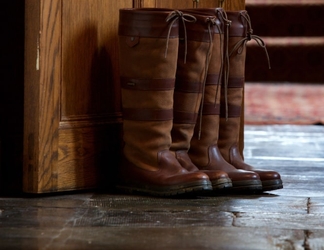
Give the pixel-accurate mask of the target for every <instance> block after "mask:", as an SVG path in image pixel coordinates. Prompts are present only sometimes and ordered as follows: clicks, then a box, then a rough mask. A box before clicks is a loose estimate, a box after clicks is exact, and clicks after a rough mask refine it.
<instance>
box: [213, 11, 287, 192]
mask: <svg viewBox="0 0 324 250" xmlns="http://www.w3.org/2000/svg"><path fill="white" fill-rule="evenodd" d="M227 16H228V19H229V20H231V22H232V23H231V26H230V29H229V35H228V52H229V67H228V69H227V70H228V71H226V72H227V75H226V76H225V78H226V80H225V82H224V83H225V86H223V88H222V94H221V119H220V128H219V142H218V145H219V149H220V151H221V153H222V155H223V157H224V158H225V160H226V161H228V162H229V163H230V164H232V165H233V166H234V167H236V168H237V169H244V170H250V171H253V172H255V173H257V174H258V175H259V176H260V179H261V181H262V190H263V191H267V190H274V189H280V188H282V187H283V185H282V181H281V179H280V175H279V173H277V172H275V171H270V170H257V169H254V168H253V167H252V166H250V165H248V164H246V163H245V162H244V160H243V156H242V155H241V152H240V150H239V145H240V126H244V124H241V115H242V114H243V108H242V103H243V97H244V96H243V91H244V90H243V89H244V75H245V56H246V43H247V42H248V41H250V40H251V39H255V40H256V41H257V42H258V44H259V45H260V46H261V47H263V48H264V49H265V52H266V48H265V44H264V42H263V41H262V39H261V38H260V37H258V36H255V35H253V34H252V27H251V21H250V18H249V16H248V13H247V11H245V10H243V11H238V12H227Z"/></svg>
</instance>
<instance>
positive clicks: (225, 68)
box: [215, 9, 232, 120]
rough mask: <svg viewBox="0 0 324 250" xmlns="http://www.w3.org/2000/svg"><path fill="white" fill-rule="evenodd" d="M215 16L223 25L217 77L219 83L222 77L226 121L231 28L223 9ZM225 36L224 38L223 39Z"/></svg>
mask: <svg viewBox="0 0 324 250" xmlns="http://www.w3.org/2000/svg"><path fill="white" fill-rule="evenodd" d="M217 15H218V17H219V19H220V20H221V21H222V22H223V24H224V32H223V33H224V35H223V37H221V41H223V42H224V46H222V42H221V57H222V61H221V70H220V76H219V81H220V80H221V79H222V78H223V76H224V95H225V113H226V120H227V119H228V98H227V89H228V79H229V68H230V65H229V64H230V60H229V58H230V54H229V49H228V40H229V28H230V26H231V23H232V21H230V20H229V19H228V17H227V14H226V12H225V11H224V10H223V9H217ZM225 36H226V37H225ZM219 86H220V83H218V85H217V89H216V95H215V105H216V99H217V93H218V88H219Z"/></svg>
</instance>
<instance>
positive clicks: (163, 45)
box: [117, 9, 211, 196]
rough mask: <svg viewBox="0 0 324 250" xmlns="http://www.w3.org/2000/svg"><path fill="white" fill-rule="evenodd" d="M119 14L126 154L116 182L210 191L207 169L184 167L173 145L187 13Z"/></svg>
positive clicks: (156, 189)
mask: <svg viewBox="0 0 324 250" xmlns="http://www.w3.org/2000/svg"><path fill="white" fill-rule="evenodd" d="M119 14H120V16H119V45H120V76H121V78H120V80H121V86H122V108H123V119H124V121H123V132H124V148H123V154H124V157H123V163H122V164H121V166H120V169H119V170H120V171H119V172H120V183H119V184H118V185H117V187H118V188H120V189H123V190H126V191H129V192H140V193H144V194H150V195H159V196H170V195H177V194H182V193H188V192H195V191H201V190H211V183H210V181H209V178H208V176H207V175H206V174H204V173H201V172H189V171H188V170H186V169H184V168H183V167H182V166H181V165H180V163H179V162H178V160H177V159H176V158H175V156H174V154H173V153H171V152H170V150H169V149H170V145H171V129H172V124H173V94H174V85H175V74H176V67H177V57H178V46H179V20H181V19H183V18H185V16H184V15H183V13H181V12H179V11H172V10H167V9H121V10H120V13H119Z"/></svg>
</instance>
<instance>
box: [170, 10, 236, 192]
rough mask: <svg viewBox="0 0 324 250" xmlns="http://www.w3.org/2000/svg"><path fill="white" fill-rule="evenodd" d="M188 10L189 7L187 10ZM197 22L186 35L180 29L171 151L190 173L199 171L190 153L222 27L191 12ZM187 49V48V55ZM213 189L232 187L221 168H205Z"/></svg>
mask: <svg viewBox="0 0 324 250" xmlns="http://www.w3.org/2000/svg"><path fill="white" fill-rule="evenodd" d="M184 12H185V13H187V12H186V10H185V11H184ZM192 15H193V16H194V17H195V18H196V21H195V22H192V23H191V22H190V23H187V24H186V31H187V32H186V34H184V33H183V32H181V30H184V29H182V27H181V24H180V44H179V54H178V64H177V73H176V84H175V93H174V120H173V128H172V131H171V136H172V144H171V148H170V149H171V150H172V151H174V152H175V155H176V158H177V159H178V161H179V162H180V164H181V166H182V167H184V168H185V169H187V170H188V171H190V172H194V171H199V169H198V168H197V167H196V166H195V165H194V164H193V163H192V161H191V160H190V158H189V156H188V153H187V152H188V150H189V148H190V141H191V139H192V136H193V133H194V128H195V125H196V122H197V117H199V111H200V108H201V101H202V97H203V90H204V87H205V82H206V77H207V71H208V66H209V61H210V59H211V53H212V50H213V38H214V36H217V33H219V31H220V29H219V27H218V26H216V25H217V22H216V18H215V16H213V15H211V16H209V15H201V14H197V13H192ZM186 51H188V53H187V54H185V53H186ZM205 173H206V174H207V175H208V177H209V179H210V181H211V182H212V185H213V189H220V188H224V187H231V186H232V185H231V180H230V179H229V177H228V176H227V174H226V173H225V172H223V171H220V170H209V171H205Z"/></svg>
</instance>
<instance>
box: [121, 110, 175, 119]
mask: <svg viewBox="0 0 324 250" xmlns="http://www.w3.org/2000/svg"><path fill="white" fill-rule="evenodd" d="M123 117H124V119H125V120H133V121H168V120H172V119H173V110H172V109H133V108H124V109H123Z"/></svg>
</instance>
